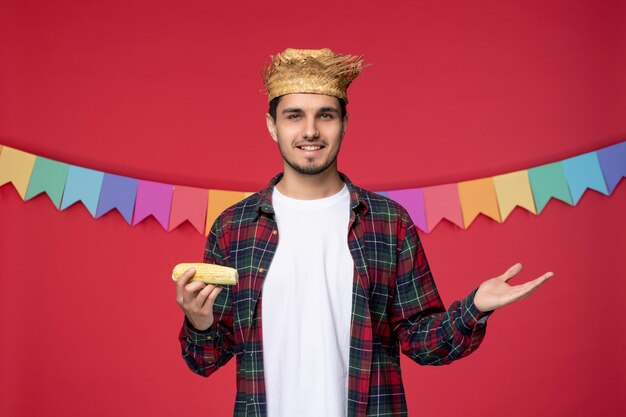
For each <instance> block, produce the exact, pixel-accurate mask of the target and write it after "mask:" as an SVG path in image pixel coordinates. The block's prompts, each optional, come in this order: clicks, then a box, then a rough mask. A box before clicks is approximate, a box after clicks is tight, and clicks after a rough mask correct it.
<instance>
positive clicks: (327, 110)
mask: <svg viewBox="0 0 626 417" xmlns="http://www.w3.org/2000/svg"><path fill="white" fill-rule="evenodd" d="M285 113H304V110H302V109H301V108H300V107H287V108H286V109H283V111H282V114H285ZM318 113H339V110H337V109H336V108H335V107H328V106H327V107H322V108H320V109H319V110H318Z"/></svg>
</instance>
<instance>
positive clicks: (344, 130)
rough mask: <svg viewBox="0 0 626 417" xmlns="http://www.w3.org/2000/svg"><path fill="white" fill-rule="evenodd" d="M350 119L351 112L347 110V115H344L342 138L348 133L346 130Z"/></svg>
mask: <svg viewBox="0 0 626 417" xmlns="http://www.w3.org/2000/svg"><path fill="white" fill-rule="evenodd" d="M349 119H350V113H348V112H346V115H345V116H344V117H343V123H342V124H343V127H342V128H341V139H343V136H344V135H345V134H346V130H347V129H348V120H349Z"/></svg>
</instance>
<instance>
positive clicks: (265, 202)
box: [254, 171, 368, 220]
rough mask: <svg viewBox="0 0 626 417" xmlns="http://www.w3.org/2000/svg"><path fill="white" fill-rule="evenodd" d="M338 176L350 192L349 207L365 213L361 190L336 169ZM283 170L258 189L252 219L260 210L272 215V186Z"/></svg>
mask: <svg viewBox="0 0 626 417" xmlns="http://www.w3.org/2000/svg"><path fill="white" fill-rule="evenodd" d="M338 174H339V177H341V180H342V181H343V182H344V183H345V184H346V185H347V187H348V191H349V192H350V209H351V210H353V211H354V212H355V214H356V213H359V212H360V211H362V212H363V215H365V214H366V213H367V210H368V206H367V203H366V202H365V198H364V197H363V194H362V192H361V189H360V188H359V187H357V186H355V185H354V184H353V183H352V181H350V179H349V178H348V176H347V175H346V174H344V173H343V172H341V171H338ZM283 175H284V172H280V173H278V174H276V175H275V176H274V177H273V178H272V179H271V180H270V181H269V183H268V184H267V187H265V188H264V189H262V190H261V191H259V194H260V195H259V199H258V201H257V205H256V208H255V213H256V215H255V216H254V220H256V219H257V217H258V215H259V214H260V213H261V212H264V213H267V214H271V215H274V207H273V206H272V192H273V190H274V186H275V185H276V184H277V183H278V181H280V179H281V178H282V177H283Z"/></svg>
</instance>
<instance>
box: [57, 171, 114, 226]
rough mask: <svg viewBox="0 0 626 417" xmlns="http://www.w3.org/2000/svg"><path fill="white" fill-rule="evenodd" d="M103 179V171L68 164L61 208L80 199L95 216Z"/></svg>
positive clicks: (63, 208)
mask: <svg viewBox="0 0 626 417" xmlns="http://www.w3.org/2000/svg"><path fill="white" fill-rule="evenodd" d="M103 179H104V172H100V171H94V170H93V169H87V168H82V167H77V166H74V165H70V170H69V172H68V173H67V181H66V183H65V191H64V192H63V201H62V202H61V210H65V209H66V208H67V207H69V206H71V205H72V204H74V203H75V202H77V201H81V202H82V203H83V205H84V206H85V207H86V208H87V210H89V212H90V213H91V215H92V216H93V217H96V212H97V210H98V200H99V199H100V188H101V187H102V180H103Z"/></svg>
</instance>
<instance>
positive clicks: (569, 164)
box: [563, 152, 609, 204]
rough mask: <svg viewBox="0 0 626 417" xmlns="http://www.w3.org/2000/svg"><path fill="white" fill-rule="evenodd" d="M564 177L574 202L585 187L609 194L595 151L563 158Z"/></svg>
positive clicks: (578, 198)
mask: <svg viewBox="0 0 626 417" xmlns="http://www.w3.org/2000/svg"><path fill="white" fill-rule="evenodd" d="M563 170H564V171H565V178H567V183H568V184H569V190H570V193H571V195H572V200H573V201H574V204H577V203H578V200H580V198H581V197H582V195H583V193H584V192H585V190H586V189H587V188H590V189H593V190H596V191H599V192H601V193H603V194H605V195H608V194H609V190H607V188H606V183H605V182H604V177H603V176H602V168H600V162H599V161H598V157H597V156H596V153H595V152H589V153H585V154H582V155H578V156H575V157H573V158H568V159H565V160H563Z"/></svg>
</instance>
